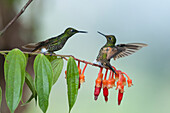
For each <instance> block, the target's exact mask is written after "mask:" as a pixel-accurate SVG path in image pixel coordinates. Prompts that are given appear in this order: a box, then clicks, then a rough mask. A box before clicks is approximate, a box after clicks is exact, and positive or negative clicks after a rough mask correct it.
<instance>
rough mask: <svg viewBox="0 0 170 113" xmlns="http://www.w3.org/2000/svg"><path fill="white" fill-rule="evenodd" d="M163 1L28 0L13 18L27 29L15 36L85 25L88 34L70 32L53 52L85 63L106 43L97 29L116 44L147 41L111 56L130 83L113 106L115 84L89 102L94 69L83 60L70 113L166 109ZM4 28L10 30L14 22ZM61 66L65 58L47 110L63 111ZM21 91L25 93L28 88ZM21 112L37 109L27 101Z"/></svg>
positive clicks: (166, 14) (168, 79) (168, 25)
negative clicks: (120, 55)
mask: <svg viewBox="0 0 170 113" xmlns="http://www.w3.org/2000/svg"><path fill="white" fill-rule="evenodd" d="M26 2H27V0H16V1H15V2H14V3H13V4H14V5H13V7H14V9H15V10H14V11H15V12H19V10H20V9H21V7H22V6H23V5H24V4H25V3H26ZM169 4H170V1H169V0H34V1H33V3H31V5H30V6H29V7H28V9H27V10H26V12H25V13H24V14H23V15H22V16H21V17H20V18H19V20H18V22H19V23H20V24H21V25H22V26H23V28H24V29H27V30H30V31H31V32H30V33H28V32H27V33H25V31H24V32H21V33H20V34H19V35H20V37H22V38H21V40H22V42H24V44H26V43H29V42H38V41H42V40H45V39H48V38H50V37H52V36H56V35H59V34H61V33H62V32H63V31H64V30H65V29H66V28H67V27H73V28H76V29H78V30H87V31H88V34H76V35H74V36H73V37H71V38H70V39H69V40H68V42H67V43H66V45H65V46H64V48H63V49H62V50H60V51H57V52H56V53H57V54H63V55H66V54H67V55H74V56H75V57H76V58H79V59H82V60H87V61H90V62H93V61H94V60H95V58H96V56H97V54H98V52H99V49H100V48H101V47H102V46H103V45H104V44H105V43H106V40H105V38H104V37H103V36H101V35H99V34H98V33H97V31H101V32H103V33H105V34H113V35H115V36H116V38H117V44H119V43H133V42H141V43H147V44H148V45H149V46H148V47H145V48H142V49H141V50H140V51H138V52H137V53H135V54H133V55H131V56H128V57H125V58H120V59H118V60H116V61H114V60H112V61H111V63H112V65H114V66H115V67H116V68H117V69H120V70H122V71H124V72H126V73H127V74H128V75H129V76H130V77H131V78H132V80H133V84H134V86H133V87H130V88H128V87H125V93H124V97H123V101H122V103H121V105H120V106H118V105H117V94H118V92H117V91H116V90H115V89H110V90H109V101H108V102H107V103H106V102H105V101H104V98H103V95H102V93H101V94H100V96H99V98H98V100H97V101H94V96H93V93H94V85H95V79H96V77H97V74H98V71H99V68H97V67H93V66H90V65H88V66H87V69H86V72H85V79H86V81H85V83H84V84H83V85H82V87H81V89H80V90H79V94H78V98H77V101H76V103H75V106H74V107H73V109H72V113H103V112H105V113H160V112H162V113H169V112H170V109H169V105H170V97H169V95H170V89H169V86H170V75H169V70H170V60H169V58H170V53H169V51H170V45H169V42H170V31H169V30H170V7H169ZM6 15H8V14H6ZM10 30H11V31H12V30H13V31H14V30H15V24H14V25H13V27H11V28H10ZM14 33H15V32H14ZM30 34H31V35H30ZM29 36H30V37H29ZM81 67H82V68H83V67H84V64H81ZM65 70H66V62H65V66H64V68H63V72H62V74H61V76H60V77H59V79H58V82H57V83H56V84H55V85H54V86H53V88H52V91H51V94H50V101H49V108H48V110H47V113H68V101H67V88H66V80H65V74H64V71H65ZM26 95H28V96H29V95H30V91H29V90H28V93H26ZM26 98H28V97H26ZM22 112H23V113H41V110H40V109H39V107H37V106H35V101H32V102H31V103H30V104H28V105H27V106H26V108H25V109H24V111H22Z"/></svg>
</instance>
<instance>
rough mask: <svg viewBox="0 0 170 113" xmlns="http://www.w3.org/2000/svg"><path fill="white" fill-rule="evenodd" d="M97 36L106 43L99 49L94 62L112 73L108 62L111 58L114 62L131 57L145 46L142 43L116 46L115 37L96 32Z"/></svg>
mask: <svg viewBox="0 0 170 113" xmlns="http://www.w3.org/2000/svg"><path fill="white" fill-rule="evenodd" d="M98 33H99V34H101V35H103V36H104V37H105V38H106V39H107V42H106V44H105V45H104V46H103V47H102V48H101V49H100V51H99V54H98V56H97V59H96V62H94V63H98V64H99V65H101V66H102V67H105V68H109V69H110V70H112V71H113V72H114V73H116V72H115V70H114V69H113V68H112V66H111V64H110V60H111V59H112V58H113V59H114V60H116V59H118V58H121V57H125V56H128V55H131V54H132V53H135V52H136V51H137V50H139V49H141V48H142V47H145V46H147V44H144V43H127V44H117V45H115V44H116V37H115V36H114V35H105V34H103V33H101V32H99V31H98Z"/></svg>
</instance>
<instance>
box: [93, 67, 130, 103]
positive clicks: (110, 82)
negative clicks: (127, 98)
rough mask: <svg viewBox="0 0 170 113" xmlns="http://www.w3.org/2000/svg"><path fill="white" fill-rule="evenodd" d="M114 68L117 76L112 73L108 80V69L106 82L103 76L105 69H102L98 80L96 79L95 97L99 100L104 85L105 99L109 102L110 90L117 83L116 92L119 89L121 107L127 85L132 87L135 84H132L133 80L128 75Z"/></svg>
mask: <svg viewBox="0 0 170 113" xmlns="http://www.w3.org/2000/svg"><path fill="white" fill-rule="evenodd" d="M113 68H114V69H115V72H116V74H114V73H113V72H112V71H110V74H109V77H108V79H107V72H108V69H106V73H105V76H104V80H103V74H102V69H103V68H100V71H99V74H98V78H97V79H96V85H95V92H94V96H95V100H97V98H98V96H99V93H100V91H101V87H102V85H103V96H104V98H105V101H106V102H107V101H108V95H109V92H108V89H110V88H113V86H115V82H117V83H116V90H117V89H118V90H119V91H118V105H120V103H121V101H122V99H123V93H124V86H125V85H126V82H127V83H128V87H130V86H132V85H133V84H132V80H131V79H130V77H129V76H128V75H127V74H126V73H124V72H122V71H121V70H116V68H115V67H113ZM114 75H115V76H114ZM126 79H127V80H126Z"/></svg>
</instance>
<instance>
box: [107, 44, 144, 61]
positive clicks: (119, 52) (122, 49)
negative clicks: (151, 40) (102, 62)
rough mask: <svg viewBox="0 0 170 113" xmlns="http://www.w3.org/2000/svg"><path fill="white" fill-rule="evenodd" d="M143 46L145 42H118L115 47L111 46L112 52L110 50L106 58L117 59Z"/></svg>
mask: <svg viewBox="0 0 170 113" xmlns="http://www.w3.org/2000/svg"><path fill="white" fill-rule="evenodd" d="M145 46H147V44H143V43H128V44H118V45H116V46H115V48H113V49H114V50H113V51H114V52H112V53H111V54H110V53H109V55H107V59H111V58H114V59H118V58H121V57H125V56H128V55H131V54H133V53H135V52H136V51H138V50H139V49H141V48H142V47H145Z"/></svg>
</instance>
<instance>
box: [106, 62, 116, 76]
mask: <svg viewBox="0 0 170 113" xmlns="http://www.w3.org/2000/svg"><path fill="white" fill-rule="evenodd" d="M106 66H107V67H109V69H110V70H112V72H114V73H115V74H116V71H115V70H114V69H113V67H112V66H111V64H110V63H106Z"/></svg>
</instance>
